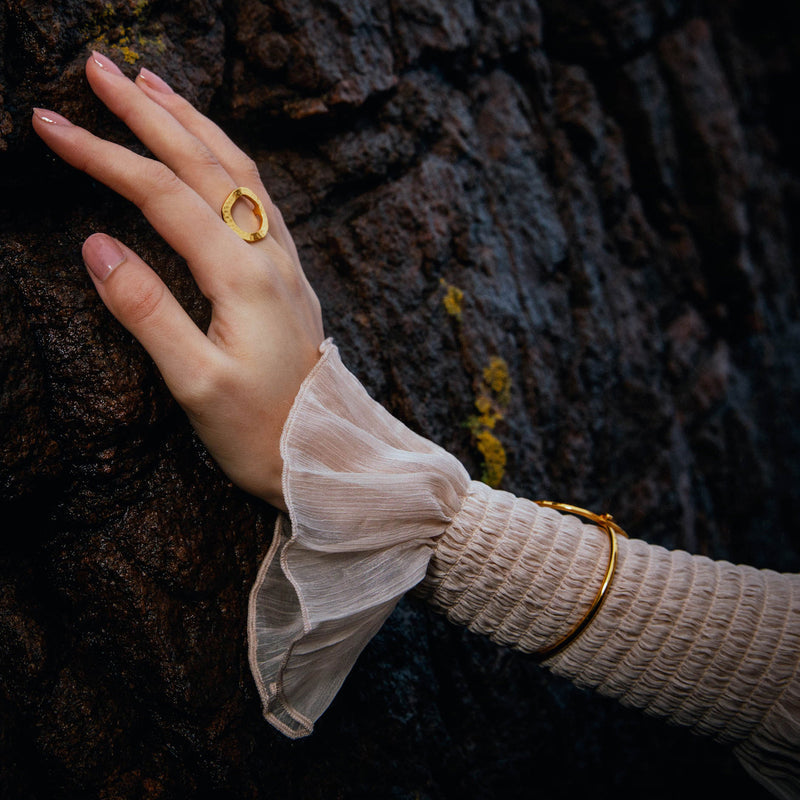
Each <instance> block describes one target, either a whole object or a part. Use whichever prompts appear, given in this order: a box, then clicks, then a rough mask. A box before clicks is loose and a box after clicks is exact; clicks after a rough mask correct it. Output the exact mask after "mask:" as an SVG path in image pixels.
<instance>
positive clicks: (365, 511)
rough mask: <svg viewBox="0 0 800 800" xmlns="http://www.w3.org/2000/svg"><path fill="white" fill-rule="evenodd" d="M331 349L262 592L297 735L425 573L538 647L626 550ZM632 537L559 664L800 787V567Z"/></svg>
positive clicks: (265, 630) (304, 398)
mask: <svg viewBox="0 0 800 800" xmlns="http://www.w3.org/2000/svg"><path fill="white" fill-rule="evenodd" d="M321 350H322V356H321V358H320V361H319V362H318V364H317V366H316V367H315V369H314V370H313V371H312V373H311V374H310V375H309V376H308V378H307V379H306V381H305V382H304V384H303V386H302V388H301V390H300V393H299V394H298V396H297V399H296V400H295V403H294V405H293V407H292V410H291V413H290V415H289V418H288V420H287V423H286V426H285V428H284V431H283V436H282V440H281V452H282V455H283V458H284V476H283V478H284V486H283V488H284V498H285V501H286V505H287V507H288V509H289V518H288V519H287V518H286V517H285V516H281V517H280V518H279V519H278V522H277V524H276V528H275V536H274V539H273V542H272V545H271V547H270V551H269V553H268V554H267V557H266V559H265V561H264V563H263V564H262V566H261V569H260V571H259V575H258V578H257V581H256V584H255V586H254V587H253V591H252V593H251V598H250V618H249V638H250V661H251V667H252V670H253V674H254V676H255V680H256V683H257V685H258V688H259V691H260V694H261V698H262V701H263V704H264V714H265V716H266V718H267V719H268V720H269V721H270V722H271V723H272V724H274V725H275V726H276V727H277V728H278V729H279V730H281V731H283V732H284V733H285V734H287V735H288V736H291V737H298V736H303V735H306V734H308V733H310V732H311V730H312V728H313V724H314V721H315V720H316V719H318V718H319V716H320V715H321V714H322V712H323V711H324V710H325V708H326V707H327V706H328V704H329V703H330V702H331V700H332V699H333V697H334V695H335V694H336V692H337V691H338V689H339V687H340V685H341V683H342V681H343V680H344V678H345V677H346V675H347V673H348V672H349V670H350V668H351V667H352V665H353V663H354V662H355V660H356V658H357V657H358V655H359V653H360V652H361V650H362V649H363V648H364V647H365V645H366V644H367V642H368V641H369V640H370V638H371V637H372V636H373V635H374V634H375V633H376V631H377V630H378V629H379V628H380V626H381V624H382V623H383V622H384V620H385V619H386V617H387V616H388V615H389V613H391V611H392V609H393V608H394V606H395V604H396V602H397V600H398V599H399V598H400V597H401V596H402V594H403V593H404V592H406V591H408V590H409V589H411V588H412V587H415V586H416V592H417V593H418V594H419V595H420V596H422V597H424V598H425V599H426V600H427V601H428V602H430V603H431V604H432V605H433V606H434V607H435V608H436V609H437V610H439V611H441V612H443V613H444V614H446V615H447V617H448V618H449V619H450V620H452V621H453V622H455V623H457V624H459V625H465V626H467V627H469V628H470V629H471V630H473V631H475V632H478V633H481V634H485V635H487V636H489V637H491V638H492V639H493V640H495V641H497V642H499V643H502V644H505V645H509V646H512V647H515V648H517V649H519V650H522V651H524V652H528V653H535V652H537V651H539V650H541V649H542V648H544V647H546V646H547V645H549V644H552V643H553V642H555V641H558V640H559V639H560V638H561V637H562V636H563V635H564V633H565V632H566V631H568V630H570V629H571V628H572V626H573V625H574V624H575V623H576V622H577V621H578V620H580V619H581V618H582V617H583V615H584V614H585V613H586V611H587V610H588V608H589V607H590V606H591V604H592V601H593V599H594V597H595V595H596V593H597V590H598V588H599V586H600V584H601V582H602V580H603V576H604V574H605V570H606V566H607V564H608V558H609V544H608V537H607V535H606V533H605V532H604V531H601V530H599V529H598V528H596V527H595V526H593V525H589V524H586V523H584V522H582V521H581V520H579V519H577V518H576V517H573V516H569V515H564V514H560V513H558V512H557V511H554V510H552V509H545V508H541V507H539V506H537V505H535V504H534V503H531V502H530V501H528V500H523V499H520V498H517V497H514V496H513V495H511V494H509V493H507V492H502V491H495V490H492V489H490V488H488V487H487V486H485V485H484V484H482V483H478V482H474V481H470V479H469V477H468V476H467V474H466V472H465V471H464V469H463V468H462V467H461V465H460V464H459V463H458V461H456V459H454V458H453V457H452V456H450V455H449V454H447V453H446V452H445V451H444V450H442V449H441V448H439V447H437V446H436V445H434V444H432V443H430V442H428V441H427V440H425V439H423V438H421V437H419V436H417V435H416V434H414V433H412V432H411V431H410V430H409V429H408V428H406V427H405V426H404V425H402V424H401V423H400V422H398V421H397V420H395V419H394V418H393V417H392V416H391V415H390V414H388V413H387V412H386V411H385V410H384V409H383V408H382V407H381V406H380V405H378V404H377V403H375V402H374V401H373V400H372V399H371V398H370V397H369V396H368V395H367V393H366V392H365V390H364V389H363V387H362V386H361V385H360V383H359V382H358V381H357V380H356V379H355V378H354V377H353V376H352V375H351V374H350V373H349V372H348V371H347V370H346V369H345V368H344V366H343V365H342V363H341V361H340V360H339V357H338V352H337V351H336V348H335V347H333V345H332V344H331V343H330V342H326V343H324V344H323V346H322V348H321ZM556 499H564V498H556ZM567 499H569V498H567ZM617 543H618V547H619V553H618V561H617V568H616V573H615V575H614V578H613V581H612V583H611V586H610V588H609V590H608V592H607V595H606V598H605V601H604V603H603V605H602V607H601V608H600V611H599V612H598V613H597V615H596V616H595V617H594V619H593V620H592V622H591V623H590V624H589V626H588V627H587V628H586V629H585V630H584V631H583V632H582V633H581V634H580V636H578V638H577V639H576V640H575V641H574V642H573V643H572V644H570V645H569V646H568V647H567V648H566V649H564V650H563V651H561V652H560V653H558V654H557V655H554V656H552V657H551V658H549V659H548V660H547V661H546V662H545V664H546V666H548V667H549V668H550V669H552V670H553V672H555V673H558V674H560V675H563V676H566V677H568V678H570V679H571V680H573V681H574V682H575V683H576V684H578V685H580V686H583V687H591V688H594V689H596V690H597V691H599V692H601V693H602V694H605V695H608V696H611V697H615V698H617V699H618V700H619V701H620V702H622V703H623V704H625V705H628V706H633V707H636V708H640V709H642V710H643V711H645V712H646V713H648V714H652V715H655V716H659V717H663V718H665V719H667V720H668V721H670V722H673V723H675V724H678V725H683V726H687V727H689V728H691V729H692V730H694V731H695V732H697V733H701V734H704V735H708V736H712V737H714V738H715V739H718V740H720V741H723V742H727V743H729V744H730V745H732V746H733V747H734V750H735V752H736V754H737V755H738V757H739V759H740V761H741V762H742V764H743V765H744V767H745V769H747V770H748V772H750V773H751V774H752V775H753V776H754V777H755V778H756V779H757V780H759V781H760V782H761V783H763V784H764V785H765V786H767V787H768V788H769V789H770V790H771V791H772V792H773V793H774V794H775V795H776V796H778V797H782V798H800V576H798V575H781V574H778V573H775V572H772V571H769V570H756V569H753V568H751V567H743V566H734V565H732V564H729V563H726V562H719V561H711V560H710V559H708V558H705V557H702V556H692V555H689V554H688V553H685V552H681V551H675V552H669V551H667V550H664V549H663V548H661V547H658V546H652V545H648V544H645V543H644V542H642V541H636V540H626V539H624V538H622V537H618V542H617Z"/></svg>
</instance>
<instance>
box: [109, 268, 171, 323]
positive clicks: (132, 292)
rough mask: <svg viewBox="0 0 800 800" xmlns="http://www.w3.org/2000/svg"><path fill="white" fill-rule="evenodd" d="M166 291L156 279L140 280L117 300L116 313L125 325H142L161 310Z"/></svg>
mask: <svg viewBox="0 0 800 800" xmlns="http://www.w3.org/2000/svg"><path fill="white" fill-rule="evenodd" d="M166 290H167V287H166V286H165V285H164V284H163V283H162V282H161V281H160V280H158V279H152V278H150V279H146V280H141V281H139V282H138V283H137V284H135V285H133V286H131V287H130V288H129V289H128V290H127V291H126V292H125V293H124V294H122V295H121V296H120V297H118V298H117V301H116V303H115V305H116V310H117V313H118V315H119V316H120V318H121V319H122V320H123V321H124V322H125V324H126V325H133V326H138V325H142V324H143V323H144V322H146V321H148V320H150V319H152V318H153V317H154V315H155V314H156V313H157V312H158V310H159V309H160V308H161V305H162V302H163V300H164V295H165V293H166Z"/></svg>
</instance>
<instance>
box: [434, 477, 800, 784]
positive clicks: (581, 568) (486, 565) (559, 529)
mask: <svg viewBox="0 0 800 800" xmlns="http://www.w3.org/2000/svg"><path fill="white" fill-rule="evenodd" d="M617 541H618V545H619V556H618V562H617V568H616V571H615V574H614V578H613V581H612V583H611V586H610V588H609V590H608V593H607V595H606V597H605V600H604V602H603V605H602V606H601V608H600V610H599V612H598V613H597V615H596V616H595V617H594V619H593V620H592V622H591V623H590V624H589V626H588V627H587V628H586V629H585V630H584V631H583V632H582V633H581V634H580V635H579V636H578V638H577V639H576V640H575V641H574V642H573V643H572V644H570V645H569V646H568V647H567V648H566V649H565V650H563V651H562V652H560V653H558V654H557V655H554V656H553V657H551V658H550V659H548V660H547V661H546V662H545V663H546V665H547V666H548V667H549V668H550V669H551V670H552V671H553V672H555V673H557V674H559V675H563V676H565V677H567V678H569V679H571V680H572V681H574V682H575V683H576V684H578V685H580V686H582V687H587V688H593V689H596V690H597V691H598V692H600V693H601V694H604V695H607V696H610V697H614V698H616V699H618V700H619V701H620V702H621V703H623V704H625V705H628V706H633V707H635V708H640V709H642V710H643V711H644V712H645V713H648V714H652V715H655V716H659V717H663V718H665V719H666V720H668V721H670V722H672V723H675V724H677V725H684V726H687V727H689V728H690V729H692V730H693V731H695V732H697V733H702V734H705V735H709V736H712V737H714V738H715V739H718V740H720V741H723V742H727V743H729V744H731V745H733V747H734V751H735V752H736V754H737V755H738V757H739V759H740V761H741V762H742V764H743V765H744V766H745V768H746V769H747V770H748V771H749V772H750V773H751V774H752V775H753V777H755V778H756V779H757V780H758V781H760V782H761V783H763V784H764V785H765V786H767V787H768V788H769V789H770V790H771V791H772V792H773V793H774V794H776V795H777V796H778V797H785V798H797V797H799V796H800V576H797V575H781V574H778V573H776V572H771V571H768V570H756V569H753V568H751V567H744V566H734V565H733V564H729V563H727V562H723V561H712V560H710V559H708V558H704V557H702V556H692V555H689V554H688V553H685V552H681V551H674V552H670V551H667V550H665V549H663V548H661V547H657V546H653V545H648V544H645V543H644V542H642V541H637V540H630V541H629V540H626V539H624V538H622V537H618V540H617ZM608 557H609V543H608V537H607V535H606V533H605V532H604V531H601V530H599V529H598V528H596V527H594V526H592V525H587V524H584V523H582V522H581V521H580V520H578V519H577V518H575V517H572V516H568V515H562V514H559V513H558V512H555V511H552V510H549V509H543V508H540V507H538V506H536V505H535V504H534V503H531V502H529V501H527V500H522V499H519V498H516V497H514V496H513V495H510V494H508V493H506V492H500V491H493V490H491V489H489V488H487V487H486V486H484V485H483V484H479V483H473V484H471V487H470V491H469V494H468V496H467V498H466V499H465V501H464V504H463V506H462V508H461V511H460V512H459V514H458V516H457V517H456V519H455V520H454V522H453V524H452V525H450V526H449V527H448V529H447V530H446V531H445V533H444V535H443V536H442V537H441V538H440V539H439V540H438V541H437V546H436V550H435V551H434V554H433V557H432V559H431V562H430V565H429V568H428V571H427V574H426V577H425V580H424V581H423V583H422V584H421V585H420V587H419V589H418V591H420V592H421V593H422V594H423V595H424V596H425V597H426V598H427V599H428V600H429V601H430V602H431V603H432V604H433V605H434V606H435V607H436V608H437V609H439V610H441V611H442V612H444V613H445V614H446V615H447V617H448V618H449V619H450V620H452V621H453V622H456V623H458V624H460V625H465V626H467V627H468V628H470V629H471V630H473V631H475V632H478V633H482V634H485V635H487V636H489V637H490V638H492V639H493V640H495V641H497V642H500V643H502V644H505V645H509V646H511V647H514V648H517V649H520V650H523V651H525V652H530V653H535V652H536V651H537V650H540V649H542V648H543V647H545V646H546V645H548V644H551V643H553V642H555V641H557V640H558V639H559V638H560V637H561V636H562V635H563V634H564V633H566V632H567V631H568V630H570V628H571V627H572V626H573V625H574V624H575V623H576V622H577V621H578V620H580V619H581V617H582V616H583V615H584V614H585V613H586V611H587V610H588V608H589V607H590V606H591V604H592V601H593V599H594V597H595V594H596V593H597V590H598V588H599V586H600V584H601V582H602V580H603V577H604V574H605V571H606V566H607V564H608Z"/></svg>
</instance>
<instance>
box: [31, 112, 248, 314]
mask: <svg viewBox="0 0 800 800" xmlns="http://www.w3.org/2000/svg"><path fill="white" fill-rule="evenodd" d="M33 126H34V129H35V130H36V132H37V133H38V134H39V136H41V137H42V139H43V140H44V141H45V143H46V144H47V145H48V147H50V148H51V149H52V150H53V151H54V152H55V153H56V154H57V155H59V156H60V157H61V158H63V159H64V160H65V161H66V162H67V163H68V164H71V165H72V166H74V167H76V168H77V169H80V170H82V171H83V172H86V173H87V174H89V175H91V176H92V177H93V178H96V179H97V180H99V181H100V182H101V183H104V184H105V185H106V186H108V187H109V188H111V189H113V190H114V191H115V192H118V193H119V194H121V195H122V196H123V197H125V198H127V199H128V200H130V201H132V202H133V203H135V204H136V205H137V206H138V207H139V208H140V209H141V211H142V213H143V214H144V215H145V217H146V218H147V219H148V221H149V222H150V224H151V225H152V226H153V227H154V228H155V229H156V231H158V233H159V234H161V236H163V237H164V239H165V240H166V241H167V242H168V243H169V244H170V245H171V246H172V247H173V249H175V250H176V251H177V252H178V253H180V255H182V256H183V257H184V258H185V259H186V261H187V262H188V264H189V267H190V269H191V270H192V274H193V275H194V277H195V280H196V281H197V285H198V286H199V288H200V291H201V292H202V293H203V294H204V295H205V296H206V297H208V298H209V300H211V301H212V302H214V299H215V297H219V295H220V294H223V293H225V290H226V288H227V282H226V277H227V276H230V275H235V274H237V272H240V271H242V270H246V269H248V265H250V264H251V258H252V256H253V253H252V252H251V251H250V250H249V249H248V245H247V244H246V243H245V242H244V241H242V240H241V239H240V238H239V237H238V236H237V235H236V234H235V233H234V232H233V231H232V230H231V229H230V228H229V227H228V226H227V225H226V224H225V223H224V222H223V220H222V218H221V217H220V216H218V215H217V214H216V213H215V212H214V211H213V210H212V208H211V206H209V204H208V203H207V202H206V201H205V200H204V199H203V198H202V197H201V196H200V195H199V194H198V193H197V192H195V191H194V189H192V188H190V187H189V186H187V185H186V184H185V183H184V182H183V181H181V180H180V179H179V178H178V177H177V175H175V173H174V172H173V171H172V170H170V169H169V168H168V167H166V166H165V165H164V164H162V163H161V162H159V161H155V160H154V159H151V158H145V157H144V156H140V155H137V154H136V153H133V152H131V151H130V150H128V149H127V148H126V147H122V146H121V145H118V144H115V143H113V142H108V141H105V140H104V139H100V138H99V137H97V136H95V135H94V134H92V133H90V132H89V131H87V130H85V129H84V128H81V127H79V126H78V125H73V124H72V123H71V122H69V120H67V119H65V118H64V117H62V116H61V115H60V114H54V113H53V112H46V111H43V110H42V109H35V110H34V120H33ZM224 199H225V198H221V199H220V205H221V204H222V200H224Z"/></svg>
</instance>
